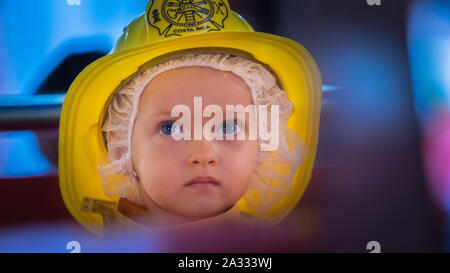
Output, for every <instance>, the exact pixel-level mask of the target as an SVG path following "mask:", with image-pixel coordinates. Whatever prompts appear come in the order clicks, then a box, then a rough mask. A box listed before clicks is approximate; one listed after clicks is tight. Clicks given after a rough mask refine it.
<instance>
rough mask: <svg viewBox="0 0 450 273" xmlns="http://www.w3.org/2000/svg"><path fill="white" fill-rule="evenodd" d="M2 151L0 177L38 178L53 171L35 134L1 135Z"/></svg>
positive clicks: (0, 147) (0, 146)
mask: <svg viewBox="0 0 450 273" xmlns="http://www.w3.org/2000/svg"><path fill="white" fill-rule="evenodd" d="M0 151H1V153H0V177H29V176H38V175H44V174H46V173H48V172H49V171H50V169H51V164H50V163H49V161H48V160H47V158H46V157H45V156H44V155H43V154H42V153H41V152H40V150H39V143H38V141H37V138H36V135H35V134H34V133H33V132H30V131H17V132H3V133H0Z"/></svg>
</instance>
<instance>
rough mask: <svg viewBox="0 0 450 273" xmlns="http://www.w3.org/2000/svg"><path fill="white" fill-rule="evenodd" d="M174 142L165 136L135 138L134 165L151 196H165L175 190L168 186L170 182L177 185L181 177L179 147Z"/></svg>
mask: <svg viewBox="0 0 450 273" xmlns="http://www.w3.org/2000/svg"><path fill="white" fill-rule="evenodd" d="M174 142H175V141H174V140H172V139H171V138H168V137H164V136H152V137H139V135H137V136H136V137H133V142H132V160H133V165H134V167H135V169H136V171H137V172H138V174H139V179H140V182H141V183H142V185H143V187H144V189H145V191H146V192H147V193H148V194H149V195H153V196H155V195H158V196H164V195H165V194H167V193H168V192H170V191H171V190H172V189H174V188H175V187H172V186H173V185H170V184H168V181H173V183H176V182H177V179H176V178H177V177H179V175H178V171H179V168H178V165H179V162H178V161H177V154H178V153H177V151H178V150H179V147H178V146H179V145H177V143H174ZM163 182H165V183H163Z"/></svg>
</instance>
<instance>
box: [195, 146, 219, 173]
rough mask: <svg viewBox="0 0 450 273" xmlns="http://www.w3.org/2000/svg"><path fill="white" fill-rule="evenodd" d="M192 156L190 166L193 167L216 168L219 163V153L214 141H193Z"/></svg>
mask: <svg viewBox="0 0 450 273" xmlns="http://www.w3.org/2000/svg"><path fill="white" fill-rule="evenodd" d="M190 142H191V143H190V146H191V149H192V150H191V151H192V152H191V155H190V157H189V164H190V165H192V166H211V167H212V166H215V165H217V163H219V157H218V152H217V150H216V147H215V145H214V143H213V142H214V141H210V140H191V141H190Z"/></svg>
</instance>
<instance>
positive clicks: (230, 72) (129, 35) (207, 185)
mask: <svg viewBox="0 0 450 273" xmlns="http://www.w3.org/2000/svg"><path fill="white" fill-rule="evenodd" d="M320 91H321V82H320V74H319V71H318V69H317V67H316V65H315V62H314V60H313V59H312V57H311V56H310V55H309V53H308V52H307V51H306V50H305V49H304V48H303V47H302V46H301V45H299V44H297V43H295V42H294V41H291V40H288V39H286V38H282V37H278V36H274V35H270V34H265V33H258V32H254V30H253V29H252V28H251V26H250V25H249V24H248V23H247V22H246V21H245V20H244V19H243V18H242V17H241V16H239V15H238V14H236V13H234V12H233V11H231V10H230V7H229V4H228V1H226V0H206V1H198V2H196V1H184V0H183V1H164V0H151V1H150V2H149V4H148V5H147V10H146V13H145V15H143V16H141V17H139V18H137V19H136V20H134V21H133V22H131V23H130V24H129V25H128V26H127V27H126V28H125V29H124V33H123V35H122V36H121V38H120V39H119V41H118V42H117V44H116V47H115V49H114V50H113V52H112V53H111V54H109V55H108V56H105V57H103V58H101V59H100V60H97V61H96V62H94V63H93V64H91V65H90V66H89V67H87V68H86V69H85V70H83V71H82V72H81V73H80V75H79V76H78V77H77V79H76V80H75V81H74V83H73V84H72V85H71V87H70V89H69V92H68V93H67V96H66V99H65V101H64V104H63V108H62V112H61V121H60V135H59V141H60V143H59V176H60V186H61V192H62V196H63V199H64V202H65V204H66V206H67V207H68V209H69V211H70V212H71V213H72V214H73V215H74V217H75V218H76V219H77V220H78V221H79V222H80V223H82V224H83V225H84V226H85V227H86V228H88V229H89V230H91V231H93V232H94V233H96V234H101V232H102V230H103V228H104V227H105V226H106V225H112V224H117V223H126V225H127V224H130V223H131V224H132V225H134V224H136V223H140V224H142V225H140V226H145V227H149V228H157V227H168V226H185V225H192V224H205V223H210V222H221V221H222V220H223V219H230V218H232V219H235V218H237V219H241V218H243V216H244V215H247V216H248V215H252V216H254V218H256V219H261V220H264V222H267V223H270V224H275V223H277V222H279V221H281V220H282V219H283V218H284V217H285V216H286V215H287V214H288V213H289V212H290V211H291V210H292V209H293V208H294V206H295V205H296V203H297V202H298V200H299V198H300V196H301V195H302V193H303V192H304V190H305V188H306V185H307V184H308V181H309V178H310V175H311V171H312V167H313V163H314V158H315V153H316V146H317V139H318V125H319V118H320V100H321V93H320ZM203 104H204V105H205V109H204V111H200V115H197V110H196V109H197V108H198V107H197V106H198V105H203ZM227 105H234V106H239V105H241V106H242V107H245V106H248V107H250V108H248V109H256V107H258V113H257V116H258V124H257V129H255V128H253V127H252V124H254V123H252V120H253V117H254V116H252V114H248V115H244V118H242V116H240V115H239V113H238V112H239V111H238V112H237V116H234V117H231V118H229V117H228V116H227V115H225V114H223V115H220V114H221V113H225V112H227V113H228V110H227V109H226V108H227ZM251 106H255V108H251ZM201 108H202V107H201ZM176 109H178V110H180V109H181V110H180V111H178V112H177V111H175V112H176V113H178V114H179V115H175V117H174V116H173V115H171V114H172V113H173V112H174V110H176ZM235 109H237V108H235ZM246 109H247V108H246ZM261 109H267V112H266V113H267V117H266V116H265V114H264V113H265V112H264V111H262V112H261V111H260V110H261ZM269 109H270V110H269ZM185 110H190V111H191V112H192V111H193V112H194V114H193V115H189V114H188V112H186V111H185ZM241 110H242V109H241ZM277 111H278V112H277ZM244 112H245V111H244ZM250 112H251V111H250ZM181 113H182V114H181ZM202 114H203V115H202ZM192 117H193V118H192ZM191 120H192V121H193V122H192V125H193V126H188V125H189V123H191ZM261 121H262V122H261ZM277 122H279V124H277ZM208 126H209V127H208ZM191 127H193V128H191ZM205 128H209V129H212V128H214V132H213V130H205ZM255 131H256V132H257V137H256V138H252V137H247V138H244V139H240V138H239V137H240V136H242V135H246V136H252V135H253V134H252V133H254V132H255ZM199 132H200V133H199ZM199 135H200V136H201V137H202V136H203V137H204V138H201V137H200V139H199V138H198V136H199ZM220 136H227V137H228V136H234V137H236V139H235V140H229V139H228V138H225V139H221V138H220ZM118 212H121V213H118ZM117 220H118V221H117Z"/></svg>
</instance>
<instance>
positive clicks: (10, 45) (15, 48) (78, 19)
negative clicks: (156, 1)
mask: <svg viewBox="0 0 450 273" xmlns="http://www.w3.org/2000/svg"><path fill="white" fill-rule="evenodd" d="M24 2H25V3H24ZM69 2H70V1H69ZM147 2H148V0H128V1H109V0H96V1H87V0H80V5H70V4H69V3H68V2H67V1H65V0H61V1H54V0H41V1H31V0H30V1H16V0H2V1H0V37H2V45H0V46H1V47H2V49H1V50H2V51H3V52H4V53H3V55H5V56H7V57H8V60H7V65H8V69H2V73H5V72H6V73H8V74H7V75H3V77H2V78H3V79H2V80H3V81H6V82H5V83H4V86H7V87H8V88H10V89H8V90H0V94H30V93H34V92H35V91H36V87H37V86H39V85H40V83H41V82H42V81H43V80H45V78H46V76H48V75H49V74H50V73H51V72H52V70H53V69H54V68H55V67H57V65H58V64H59V63H60V62H61V61H62V60H64V58H65V57H67V56H69V55H72V54H77V53H85V52H104V53H105V54H106V53H108V52H109V51H110V50H111V48H112V46H113V44H114V42H115V41H116V40H117V39H118V38H119V36H120V35H121V33H122V30H123V28H124V27H125V26H126V25H127V24H128V23H129V22H130V21H131V20H133V19H134V18H136V17H137V16H139V15H141V14H143V13H144V11H145V7H146V5H147Z"/></svg>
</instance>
